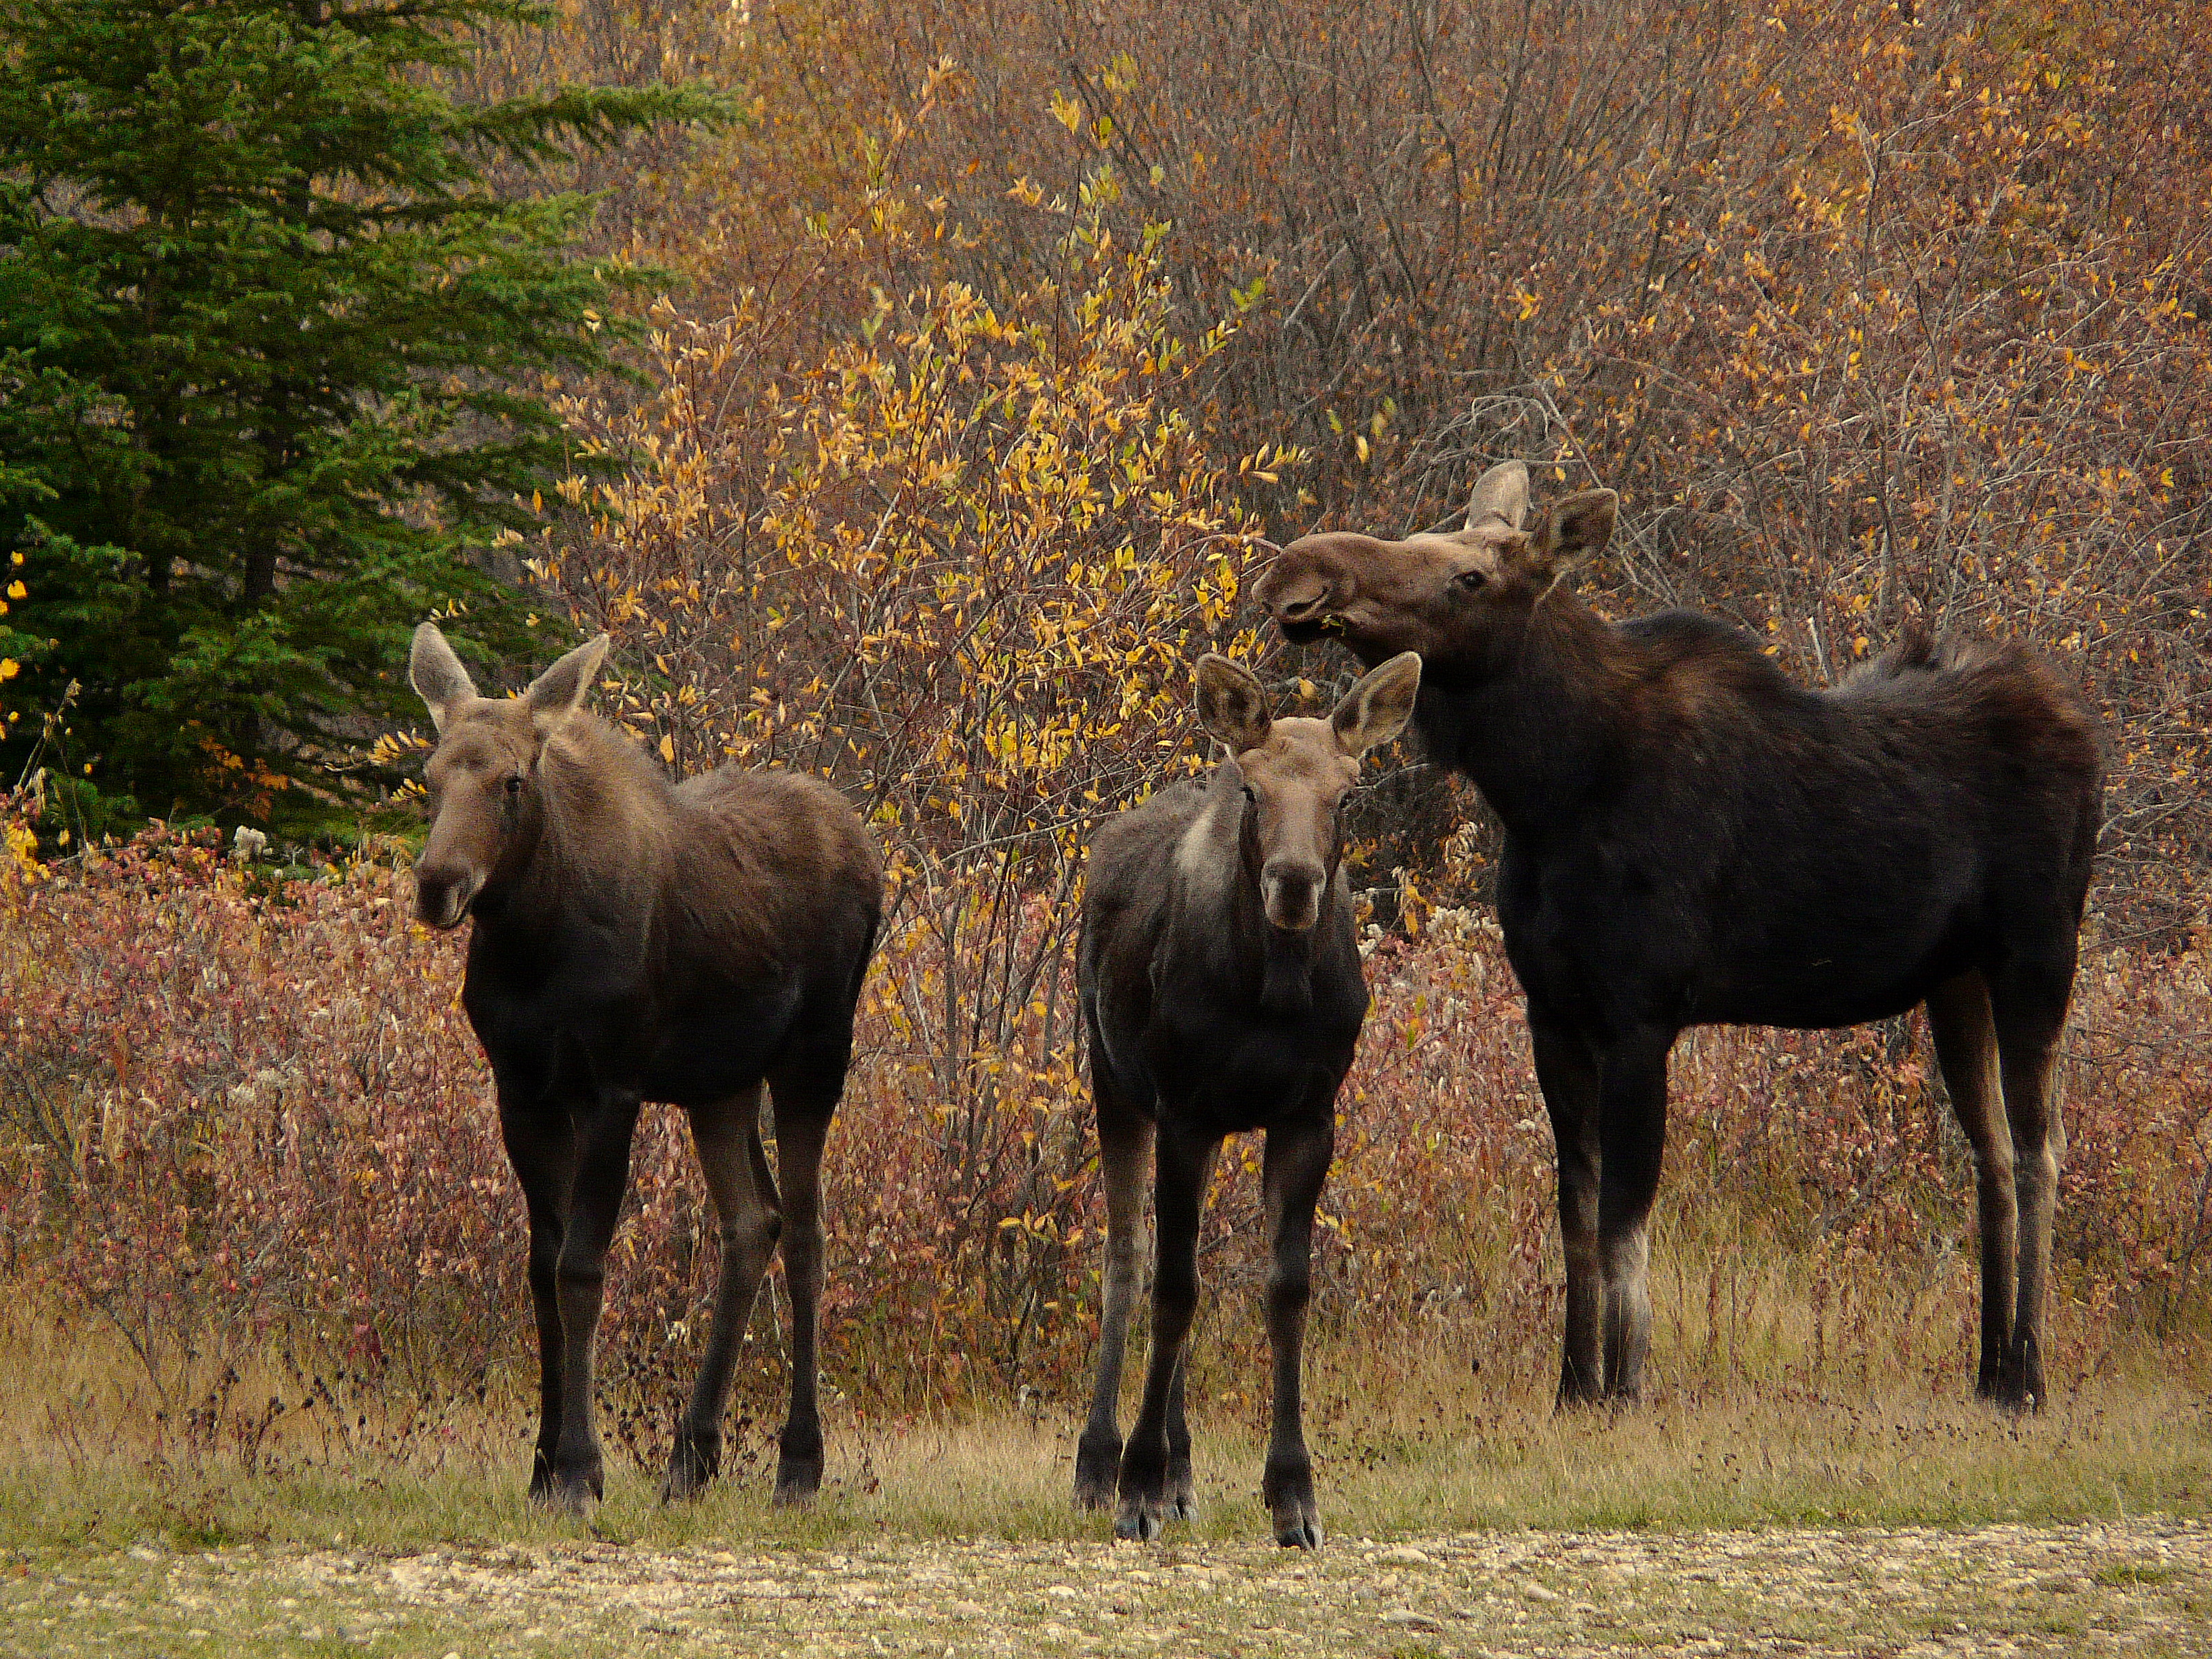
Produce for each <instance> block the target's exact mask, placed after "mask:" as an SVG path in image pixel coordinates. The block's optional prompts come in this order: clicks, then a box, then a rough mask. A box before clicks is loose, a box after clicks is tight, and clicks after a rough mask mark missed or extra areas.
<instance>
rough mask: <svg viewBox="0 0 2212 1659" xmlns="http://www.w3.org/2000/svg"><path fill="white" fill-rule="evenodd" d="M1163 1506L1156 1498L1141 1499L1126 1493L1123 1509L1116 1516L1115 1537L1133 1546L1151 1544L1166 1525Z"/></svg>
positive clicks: (1123, 1495) (1116, 1511)
mask: <svg viewBox="0 0 2212 1659" xmlns="http://www.w3.org/2000/svg"><path fill="white" fill-rule="evenodd" d="M1161 1511H1162V1505H1161V1504H1160V1501H1159V1499H1158V1498H1140V1497H1138V1496H1137V1495H1136V1494H1135V1493H1133V1492H1125V1493H1123V1494H1122V1497H1121V1507H1120V1508H1119V1509H1118V1510H1115V1514H1114V1536H1115V1537H1116V1538H1120V1539H1124V1540H1126V1541H1128V1542H1130V1543H1132V1544H1149V1543H1151V1542H1152V1540H1154V1539H1155V1538H1158V1536H1159V1535H1160V1528H1162V1527H1163V1526H1164V1525H1165V1524H1166V1518H1165V1516H1164V1515H1163V1514H1162V1512H1161Z"/></svg>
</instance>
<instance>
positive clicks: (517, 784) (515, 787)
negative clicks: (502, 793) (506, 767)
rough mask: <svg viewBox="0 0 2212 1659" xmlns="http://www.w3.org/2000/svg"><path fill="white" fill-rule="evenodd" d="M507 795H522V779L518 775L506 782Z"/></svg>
mask: <svg viewBox="0 0 2212 1659" xmlns="http://www.w3.org/2000/svg"><path fill="white" fill-rule="evenodd" d="M507 793H508V794H510V795H519V794H520V793H522V778H521V775H520V774H517V775H515V776H513V777H511V778H509V779H508V780H507Z"/></svg>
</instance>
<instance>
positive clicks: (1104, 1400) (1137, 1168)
mask: <svg viewBox="0 0 2212 1659" xmlns="http://www.w3.org/2000/svg"><path fill="white" fill-rule="evenodd" d="M1102 1048H1103V1045H1102V1044H1101V1043H1100V1042H1099V1040H1098V1038H1097V1035H1096V1033H1095V1031H1094V1033H1093V1035H1092V1037H1091V1056H1092V1059H1091V1097H1092V1099H1093V1100H1095V1101H1096V1102H1097V1109H1098V1162H1099V1167H1100V1169H1101V1170H1102V1171H1103V1173H1104V1175H1105V1177H1106V1274H1105V1280H1106V1282H1105V1293H1104V1295H1103V1297H1102V1298H1101V1303H1102V1305H1101V1308H1100V1311H1099V1327H1098V1375H1097V1377H1096V1379H1094V1381H1093V1382H1092V1383H1091V1417H1090V1420H1089V1421H1088V1422H1086V1423H1085V1425H1084V1428H1083V1438H1082V1439H1081V1440H1080V1441H1079V1442H1077V1443H1076V1448H1075V1504H1076V1507H1077V1508H1078V1509H1085V1510H1103V1509H1106V1508H1108V1507H1109V1506H1110V1505H1111V1504H1113V1502H1114V1484H1115V1478H1116V1476H1117V1475H1118V1474H1119V1473H1120V1469H1121V1424H1120V1421H1119V1412H1120V1408H1121V1363H1122V1357H1123V1355H1124V1353H1125V1352H1127V1342H1128V1335H1129V1305H1130V1304H1131V1303H1132V1302H1133V1301H1134V1300H1135V1299H1136V1294H1137V1267H1138V1262H1137V1257H1138V1251H1139V1247H1140V1243H1141V1237H1140V1236H1141V1234H1142V1231H1143V1229H1144V1180H1145V1165H1146V1161H1147V1159H1148V1158H1149V1157H1150V1155H1151V1152H1152V1124H1151V1122H1150V1121H1148V1120H1146V1119H1145V1118H1143V1117H1141V1116H1139V1115H1137V1114H1136V1113H1134V1112H1132V1111H1128V1110H1127V1109H1124V1108H1123V1107H1122V1106H1121V1103H1120V1101H1119V1099H1118V1098H1117V1097H1116V1096H1115V1093H1114V1085H1113V1084H1112V1082H1111V1080H1110V1079H1109V1078H1108V1077H1107V1076H1106V1074H1105V1071H1104V1066H1103V1062H1102V1061H1101V1060H1100V1059H1099V1058H1098V1056H1099V1054H1100V1051H1101V1049H1102Z"/></svg>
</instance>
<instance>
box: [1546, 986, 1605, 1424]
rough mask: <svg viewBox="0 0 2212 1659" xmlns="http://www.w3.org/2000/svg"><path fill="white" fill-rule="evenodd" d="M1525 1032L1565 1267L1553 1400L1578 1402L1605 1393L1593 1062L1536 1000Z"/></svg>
mask: <svg viewBox="0 0 2212 1659" xmlns="http://www.w3.org/2000/svg"><path fill="white" fill-rule="evenodd" d="M1528 1036H1529V1038H1530V1042H1531V1044H1532V1046H1533V1047H1534V1050H1535V1056H1536V1082H1537V1085H1538V1086H1539V1087H1540V1088H1541V1090H1542V1091H1543V1094H1544V1109H1545V1111H1546V1112H1547V1114H1548V1115H1550V1117H1551V1120H1552V1143H1553V1147H1554V1149H1555V1152H1556V1156H1557V1158H1558V1160H1559V1245H1560V1249H1561V1251H1562V1253H1563V1254H1564V1255H1565V1258H1566V1270H1567V1317H1566V1332H1565V1338H1564V1340H1562V1342H1561V1344H1560V1358H1559V1404H1560V1405H1561V1406H1578V1405H1583V1404H1587V1403H1588V1402H1589V1401H1594V1400H1596V1399H1597V1398H1599V1397H1600V1396H1601V1395H1603V1394H1604V1392H1605V1326H1604V1317H1605V1279H1604V1274H1603V1273H1602V1272H1601V1269H1600V1266H1599V1262H1598V1249H1597V1212H1598V1176H1599V1170H1600V1166H1601V1161H1602V1160H1601V1154H1600V1150H1599V1139H1598V1122H1599V1117H1598V1070H1597V1060H1596V1058H1595V1055H1594V1054H1592V1053H1591V1051H1590V1046H1589V1042H1588V1041H1587V1040H1586V1039H1585V1038H1584V1036H1583V1033H1582V1032H1581V1031H1580V1030H1577V1029H1576V1028H1575V1027H1574V1026H1572V1025H1570V1024H1566V1023H1565V1022H1564V1021H1560V1020H1555V1019H1553V1018H1548V1017H1547V1016H1545V1015H1543V1014H1541V1013H1540V1012H1539V1011H1538V1010H1537V1008H1536V1006H1535V1005H1534V1002H1531V1003H1530V1005H1529V1008H1528Z"/></svg>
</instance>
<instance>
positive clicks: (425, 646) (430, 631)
mask: <svg viewBox="0 0 2212 1659" xmlns="http://www.w3.org/2000/svg"><path fill="white" fill-rule="evenodd" d="M407 683H408V684H410V685H412V686H413V687H414V688H415V695H416V696H418V697H420V698H422V701H423V702H426V703H428V705H429V708H430V724H431V725H433V726H436V727H437V728H438V730H439V731H441V732H443V731H444V730H445V729H446V724H447V721H448V720H452V719H453V716H454V714H457V713H459V709H460V706H461V705H462V704H463V703H465V702H469V701H470V700H471V699H472V698H474V697H475V696H476V694H477V688H476V685H475V683H474V682H472V681H471V679H470V678H469V671H468V670H467V669H465V668H464V667H462V666H461V659H459V657H457V656H455V655H454V654H453V647H452V646H450V645H447V643H446V636H445V635H443V634H441V633H440V632H439V631H438V624H437V623H427V622H426V623H422V625H421V626H420V627H418V628H417V629H416V630H415V643H414V646H413V647H411V648H410V650H409V651H408V653H407Z"/></svg>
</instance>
